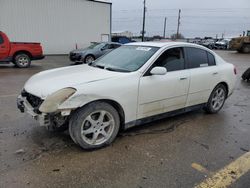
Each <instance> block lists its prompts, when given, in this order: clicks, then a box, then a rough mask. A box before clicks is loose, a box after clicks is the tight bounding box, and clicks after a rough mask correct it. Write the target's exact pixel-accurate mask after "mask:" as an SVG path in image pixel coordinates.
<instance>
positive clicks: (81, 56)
mask: <svg viewBox="0 0 250 188" xmlns="http://www.w3.org/2000/svg"><path fill="white" fill-rule="evenodd" d="M120 46H121V44H119V43H114V42H101V43H98V42H94V43H92V45H90V46H89V47H87V48H85V49H76V50H72V51H71V52H70V54H69V59H70V61H73V62H75V63H91V62H93V61H95V60H96V59H97V58H99V57H101V56H103V55H104V54H106V53H108V52H111V51H112V50H114V49H116V48H118V47H120Z"/></svg>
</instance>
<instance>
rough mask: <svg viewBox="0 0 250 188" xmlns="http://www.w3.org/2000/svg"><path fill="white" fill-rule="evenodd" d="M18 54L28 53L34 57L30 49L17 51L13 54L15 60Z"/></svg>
mask: <svg viewBox="0 0 250 188" xmlns="http://www.w3.org/2000/svg"><path fill="white" fill-rule="evenodd" d="M18 54H26V55H28V56H29V57H30V58H32V54H31V53H30V52H29V51H26V50H20V51H16V52H15V53H14V54H13V59H12V61H13V62H14V61H15V57H16V56H17V55H18Z"/></svg>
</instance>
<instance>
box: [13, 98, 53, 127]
mask: <svg viewBox="0 0 250 188" xmlns="http://www.w3.org/2000/svg"><path fill="white" fill-rule="evenodd" d="M17 108H18V109H19V110H20V111H21V112H22V113H25V112H26V113H28V114H29V115H31V116H32V117H33V118H34V119H35V120H37V121H38V122H39V124H40V125H41V126H49V125H50V124H51V121H50V117H49V115H48V114H44V113H41V114H38V113H36V112H35V111H34V108H33V107H32V106H31V104H30V103H29V102H28V101H27V100H26V98H25V97H22V96H21V95H19V96H18V97H17Z"/></svg>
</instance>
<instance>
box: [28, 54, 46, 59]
mask: <svg viewBox="0 0 250 188" xmlns="http://www.w3.org/2000/svg"><path fill="white" fill-rule="evenodd" d="M44 58H45V56H44V55H41V56H35V57H32V58H31V60H40V59H44Z"/></svg>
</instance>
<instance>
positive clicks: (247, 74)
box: [241, 68, 250, 81]
mask: <svg viewBox="0 0 250 188" xmlns="http://www.w3.org/2000/svg"><path fill="white" fill-rule="evenodd" d="M241 78H242V80H244V81H248V80H250V68H248V69H247V70H246V71H245V72H244V73H243V74H242V76H241Z"/></svg>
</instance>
